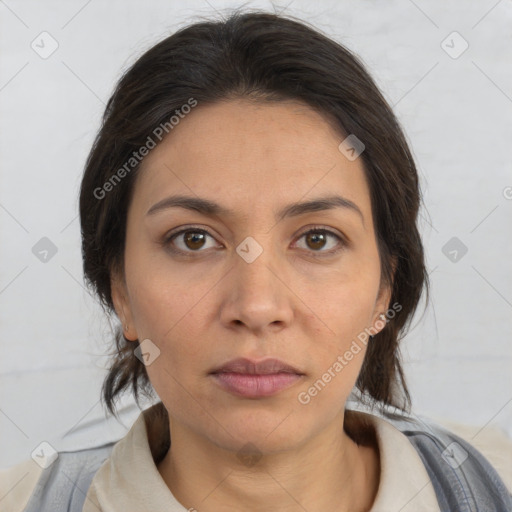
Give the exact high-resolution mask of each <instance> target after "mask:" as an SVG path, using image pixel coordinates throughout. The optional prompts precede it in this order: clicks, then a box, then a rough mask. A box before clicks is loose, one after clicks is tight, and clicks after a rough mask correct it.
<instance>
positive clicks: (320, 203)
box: [146, 195, 364, 226]
mask: <svg viewBox="0 0 512 512" xmlns="http://www.w3.org/2000/svg"><path fill="white" fill-rule="evenodd" d="M168 208H185V209H187V210H193V211H197V212H199V213H202V214H204V215H208V216H212V217H213V216H226V217H233V216H235V215H236V212H234V211H232V210H230V209H228V208H225V207H224V206H221V205H220V204H218V203H215V202H214V201H211V200H209V199H205V198H201V197H192V196H184V195H174V196H169V197H166V198H165V199H162V200H161V201H159V202H158V203H156V204H154V205H153V206H152V207H151V208H150V209H149V210H148V211H147V213H146V215H154V214H155V213H157V212H161V211H163V210H167V209H168ZM335 208H343V209H346V210H348V211H353V212H355V213H357V214H358V215H359V216H360V217H361V221H362V223H363V226H364V216H363V213H362V212H361V210H360V209H359V207H358V206H357V205H356V204H355V203H354V202H352V201H350V200H349V199H346V198H344V197H342V196H336V195H334V196H326V197H319V198H317V199H313V200H311V201H305V202H297V203H291V204H289V205H287V206H285V207H284V208H282V209H281V210H279V211H278V212H277V213H276V214H275V218H276V220H277V221H281V220H283V219H285V218H286V217H297V216H299V215H303V214H305V213H311V212H319V211H323V210H332V209H335Z"/></svg>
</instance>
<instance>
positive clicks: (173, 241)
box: [162, 226, 347, 256]
mask: <svg viewBox="0 0 512 512" xmlns="http://www.w3.org/2000/svg"><path fill="white" fill-rule="evenodd" d="M208 238H211V239H212V240H214V237H213V236H212V235H211V234H210V233H209V232H208V231H206V230H205V229H200V228H195V227H193V226H190V227H188V228H186V229H182V230H180V231H177V232H175V233H171V234H170V235H168V236H167V237H165V239H164V240H163V242H162V245H163V246H165V247H167V248H168V249H169V250H170V251H171V252H173V253H179V254H187V253H188V254H191V253H194V252H203V251H202V249H209V248H211V247H214V246H215V245H213V246H210V247H208V245H207V240H208ZM303 238H304V240H305V242H306V244H307V246H306V247H303V248H305V249H306V250H308V249H309V250H310V251H311V252H313V253H321V255H322V256H323V255H324V253H325V254H326V255H332V254H336V253H337V252H339V251H340V250H342V249H343V248H344V247H345V246H346V245H347V242H346V240H344V239H343V237H341V236H340V235H338V234H336V233H334V232H333V231H330V230H328V229H325V228H321V227H313V228H311V229H309V230H308V231H306V232H305V233H302V234H301V235H300V236H299V240H301V239H303ZM329 239H331V245H334V248H331V249H328V250H323V249H325V247H327V246H328V245H329ZM332 242H334V244H332ZM336 242H337V243H336ZM315 256H316V254H315Z"/></svg>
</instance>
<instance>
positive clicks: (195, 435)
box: [0, 13, 512, 512]
mask: <svg viewBox="0 0 512 512" xmlns="http://www.w3.org/2000/svg"><path fill="white" fill-rule="evenodd" d="M420 199H421V197H420V191H419V186H418V176H417V172H416V167H415V164H414V161H413V158H412V156H411V153H410V151H409V148H408V146H407V143H406V140H405V138H404V135H403V133H402V130H401V128H400V126H399V124H398V123H397V120H396V118H395V116H394V114H393V113H392V111H391V109H390V108H389V106H388V105H387V103H386V101H385V99H384V98H383V96H382V95H381V93H380V92H379V90H378V89H377V87H376V85H375V83H374V82H373V80H372V79H371V77H370V76H369V75H368V73H367V71H366V70H365V69H364V67H363V66H362V64H361V63H360V62H359V60H358V59H357V57H355V56H354V55H353V54H351V53H350V52H349V51H348V50H347V49H346V48H344V47H342V46H341V45H339V44H338V43H336V42H334V41H332V40H330V39H329V38H327V37H325V36H323V35H322V34H320V33H319V32H317V31H315V30H314V29H313V28H310V27H309V26H307V25H306V24H304V23H302V22H299V21H297V20H294V19H291V18H285V17H283V16H277V15H273V14H267V13H245V14H243V13H235V14H233V15H232V16H231V17H230V18H229V19H228V20H226V21H224V22H201V23H197V24H195V25H192V26H189V27H187V28H185V29H182V30H180V31H179V32H177V33H176V34H174V35H172V36H171V37H168V38H167V39H165V40H163V41H162V42H160V43H159V44H157V45H156V46H154V47H153V48H152V49H150V50H149V51H148V52H146V53H145V54H144V55H143V56H142V57H140V58H139V60H138V61H137V62H136V63H135V64H134V65H133V66H132V67H131V69H129V70H128V71H127V73H126V74H125V75H124V76H123V77H122V79H121V80H120V82H119V84H118V85H117V88H116V90H115V92H114V94H113V96H112V98H111V99H110V101H109V102H108V105H107V108H106V112H105V115H104V121H103V125H102V127H101V130H100V132H99V134H98V136H97V138H96V141H95V143H94V146H93V148H92V151H91V153H90V155H89V158H88V161H87V165H86V169H85V173H84V176H83V180H82V186H81V195H80V218H81V228H82V254H83V260H84V273H85V276H86V279H87V281H88V283H89V284H90V285H91V286H92V288H93V289H94V291H95V292H96V293H97V294H98V297H99V298H100V301H101V303H102V305H103V306H104V307H105V310H106V311H107V312H115V314H116V315H117V317H118V318H119V320H120V323H121V325H120V326H119V328H118V330H117V332H116V352H115V355H114V359H113V363H112V366H111V368H110V371H109V374H108V376H107V378H106V380H105V383H104V387H103V399H104V401H105V404H106V406H107V407H108V409H109V410H110V411H111V412H112V413H114V414H115V412H116V409H115V401H116V398H117V397H118V396H119V395H120V394H121V392H122V391H124V390H125V389H126V388H129V387H131V389H132V390H133V392H134V394H135V397H136V398H137V397H138V393H139V392H144V393H146V394H148V395H150V396H151V392H152V390H154V391H155V392H156V394H157V395H158V397H159V399H160V400H161V401H159V402H157V403H156V404H155V405H153V406H152V407H150V408H149V409H147V410H146V411H144V412H143V413H141V415H140V417H139V418H138V419H137V421H136V422H135V424H134V425H133V426H132V428H131V430H130V432H129V433H128V434H127V435H126V436H125V437H124V438H123V439H121V440H120V441H118V442H117V443H115V444H114V443H110V444H107V445H103V446H99V447H96V448H91V449H89V450H83V451H80V452H68V453H60V454H59V457H58V458H57V459H56V460H55V461H53V463H51V464H48V466H47V467H46V468H45V469H43V470H41V471H38V472H36V473H34V472H32V473H30V476H29V477H28V478H27V479H26V481H24V482H23V483H22V484H20V486H18V488H17V490H15V491H12V493H11V497H10V498H8V499H10V500H11V503H16V507H17V508H16V510H27V511H34V510H38V511H40V510H51V511H60V510H72V511H79V510H83V511H85V512H91V511H97V510H100V511H105V512H113V511H118V510H119V511H131V510H133V511H135V510H137V511H138V510H151V511H154V510H176V511H178V510H198V511H200V512H209V511H222V510H244V511H255V510H258V511H260V510H261V511H263V510H276V511H295V510H297V511H299V510H301V511H304V510H307V511H309V512H313V511H319V510H336V511H351V512H353V511H372V512H375V511H398V510H402V511H406V510H410V511H413V510H414V511H415V512H418V511H427V510H428V511H433V510H442V511H447V510H449V511H455V510H479V511H483V510H486V511H488V510H500V511H502V510H512V500H511V496H510V490H507V485H506V484H505V482H504V481H503V480H502V477H501V476H500V475H499V474H498V472H497V471H496V469H495V468H493V467H492V465H491V464H490V463H489V462H488V461H487V460H486V459H485V458H484V457H483V456H482V455H481V454H480V452H479V451H477V450H476V449H475V448H474V447H473V446H471V445H470V444H468V443H467V442H465V441H464V440H463V439H462V438H460V437H457V436H456V435H454V434H453V433H452V432H450V431H448V430H445V429H442V428H441V427H439V426H437V425H435V424H427V423H424V422H421V421H420V420H418V419H415V418H414V417H413V416H412V415H411V414H410V397H409V393H408V391H407V386H406V383H405V380H404V375H403V372H402V367H401V364H400V358H399V340H400V339H401V338H402V337H403V335H404V334H405V331H406V330H407V328H408V326H409V324H410V321H411V318H412V315H413V314H414V312H415V311H416V308H417V305H418V303H419V300H420V297H421V294H422V292H423V290H424V289H425V292H426V293H427V295H428V280H427V273H426V270H425V264H424V253H423V247H422V243H421V238H420V235H419V232H418V229H417V226H416V219H417V214H418V209H419V206H420ZM354 398H355V399H357V403H356V404H354V403H352V404H350V403H349V402H350V401H351V400H353V399H354ZM392 410H393V411H394V413H392V412H390V411H392ZM497 446H498V445H497ZM499 446H500V447H501V448H500V449H503V450H508V453H512V443H510V441H506V440H502V441H501V444H500V445H499ZM30 462H31V461H30ZM32 466H33V465H32ZM20 468H21V466H20V467H19V468H18V469H17V470H16V471H18V475H19V472H20V471H21V470H20ZM23 470H27V471H29V469H28V466H23ZM13 471H14V470H13ZM500 471H501V473H502V475H504V474H505V472H504V470H503V469H500ZM12 474H14V473H12ZM12 474H11V476H9V477H8V480H7V479H6V480H5V481H6V482H7V481H9V484H5V491H4V492H3V493H2V495H5V494H6V493H7V492H8V491H10V490H11V489H10V487H11V484H12V482H14V478H13V477H12ZM508 485H509V486H510V482H508ZM509 489H510V487H509ZM14 494H16V500H17V501H15V500H14V498H12V496H14ZM7 496H9V494H7ZM0 503H1V502H0ZM13 507H14V505H13Z"/></svg>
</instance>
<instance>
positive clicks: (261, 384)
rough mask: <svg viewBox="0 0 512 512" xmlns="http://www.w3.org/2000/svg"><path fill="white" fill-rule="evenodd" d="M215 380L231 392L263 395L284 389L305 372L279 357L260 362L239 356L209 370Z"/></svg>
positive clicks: (273, 393)
mask: <svg viewBox="0 0 512 512" xmlns="http://www.w3.org/2000/svg"><path fill="white" fill-rule="evenodd" d="M210 375H211V376H212V377H213V379H214V380H215V382H216V383H217V384H218V385H220V386H221V388H222V389H224V390H225V391H228V392H229V393H231V394H234V395H236V396H240V397H244V398H263V397H267V396H272V395H275V394H277V393H279V392H280V391H283V390H285V389H287V388H289V387H291V386H292V385H293V384H295V383H296V382H297V381H299V380H302V377H303V376H304V375H305V374H304V373H303V372H301V371H300V370H298V369H297V368H295V367H293V366H291V365H289V364H287V363H284V362H283V361H281V360H279V359H265V360H263V361H260V362H256V361H252V360H250V359H246V358H238V359H233V360H231V361H229V362H228V363H226V364H223V365H222V366H220V367H218V368H216V369H214V370H213V371H212V372H210Z"/></svg>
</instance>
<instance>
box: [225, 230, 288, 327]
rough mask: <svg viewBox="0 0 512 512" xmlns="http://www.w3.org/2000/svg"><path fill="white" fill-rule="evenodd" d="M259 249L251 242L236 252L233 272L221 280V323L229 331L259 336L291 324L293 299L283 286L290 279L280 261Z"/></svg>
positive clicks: (266, 247) (271, 253)
mask: <svg viewBox="0 0 512 512" xmlns="http://www.w3.org/2000/svg"><path fill="white" fill-rule="evenodd" d="M258 246H259V247H260V248H259V249H258V247H257V246H256V244H255V243H254V239H253V240H249V241H248V242H247V245H244V243H242V244H240V246H239V247H238V248H237V253H236V254H234V257H233V260H234V261H233V268H232V269H231V271H230V272H229V273H228V275H227V276H226V279H225V280H223V283H224V284H223V286H224V290H225V294H224V297H225V300H224V302H223V305H222V311H221V320H222V322H223V323H224V325H226V326H228V327H230V328H233V327H235V326H238V328H240V327H242V326H245V327H246V328H247V329H249V330H250V331H253V332H256V333H262V332H264V331H267V330H269V329H270V330H280V329H283V328H284V327H286V326H287V325H289V324H290V323H291V321H292V318H293V314H294V306H293V304H294V297H295V295H294V294H293V292H292V291H291V289H290V288H289V284H288V285H287V284H286V283H287V281H289V279H287V276H286V275H285V273H286V269H285V267H284V264H282V263H280V262H282V261H283V260H282V259H279V258H278V257H277V255H274V254H273V252H272V249H271V248H270V247H269V246H265V247H264V246H263V244H262V243H261V242H260V243H258ZM244 250H245V251H244ZM255 255H257V256H256V257H255V258H254V256H255Z"/></svg>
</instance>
